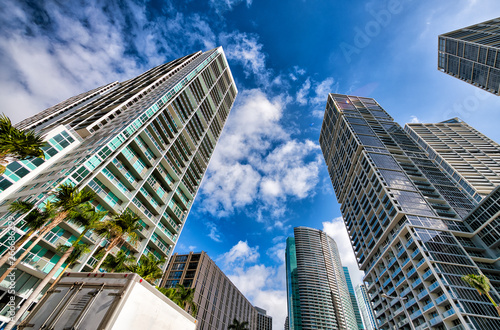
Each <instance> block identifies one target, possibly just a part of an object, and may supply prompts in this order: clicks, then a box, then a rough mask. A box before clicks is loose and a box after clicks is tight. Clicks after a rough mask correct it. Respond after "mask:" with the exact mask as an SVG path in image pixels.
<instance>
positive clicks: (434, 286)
mask: <svg viewBox="0 0 500 330" xmlns="http://www.w3.org/2000/svg"><path fill="white" fill-rule="evenodd" d="M438 287H439V282H437V281H436V282H434V283H432V284H431V285H430V286H429V292H432V291H434V290H435V289H436V288H438Z"/></svg>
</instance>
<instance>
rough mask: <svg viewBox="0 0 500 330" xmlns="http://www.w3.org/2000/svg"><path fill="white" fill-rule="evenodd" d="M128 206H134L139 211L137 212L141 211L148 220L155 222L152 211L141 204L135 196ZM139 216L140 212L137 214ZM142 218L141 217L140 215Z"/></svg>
mask: <svg viewBox="0 0 500 330" xmlns="http://www.w3.org/2000/svg"><path fill="white" fill-rule="evenodd" d="M130 206H135V208H136V209H137V210H138V211H139V213H142V215H144V217H146V218H147V219H149V221H151V222H152V223H153V224H154V223H155V220H156V219H155V216H154V214H153V213H151V212H150V211H149V210H148V209H147V207H145V206H144V204H142V203H141V202H140V201H139V200H138V199H137V198H134V199H133V200H132V204H130ZM139 216H140V214H139ZM141 218H142V217H141Z"/></svg>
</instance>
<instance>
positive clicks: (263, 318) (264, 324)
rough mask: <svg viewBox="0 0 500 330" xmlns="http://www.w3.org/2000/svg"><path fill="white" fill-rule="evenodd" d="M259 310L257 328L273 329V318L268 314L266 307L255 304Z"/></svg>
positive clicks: (260, 329) (262, 329) (259, 329)
mask: <svg viewBox="0 0 500 330" xmlns="http://www.w3.org/2000/svg"><path fill="white" fill-rule="evenodd" d="M255 310H256V311H257V330H272V329H273V318H272V317H271V316H269V315H267V312H266V310H265V309H262V308H260V307H257V306H255Z"/></svg>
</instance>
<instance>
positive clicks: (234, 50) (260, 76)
mask: <svg viewBox="0 0 500 330" xmlns="http://www.w3.org/2000/svg"><path fill="white" fill-rule="evenodd" d="M258 39H259V38H258V36H257V35H256V34H251V33H244V32H237V31H235V32H232V33H221V34H220V35H219V40H220V42H221V44H222V45H223V47H224V51H225V53H226V57H227V59H228V61H229V62H230V64H232V63H238V64H240V65H242V66H243V71H244V72H245V76H246V77H249V76H250V75H253V76H254V77H255V79H256V81H257V82H260V83H261V84H262V85H265V86H267V85H269V81H270V75H271V72H270V70H269V69H267V68H266V55H265V54H264V53H263V52H262V47H263V45H262V44H261V43H259V40H258ZM231 62H232V63H231Z"/></svg>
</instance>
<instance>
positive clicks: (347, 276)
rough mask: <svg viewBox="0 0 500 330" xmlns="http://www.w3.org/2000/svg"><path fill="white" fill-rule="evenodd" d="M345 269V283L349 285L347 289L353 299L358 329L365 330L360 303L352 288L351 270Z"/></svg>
mask: <svg viewBox="0 0 500 330" xmlns="http://www.w3.org/2000/svg"><path fill="white" fill-rule="evenodd" d="M342 268H343V269H344V276H345V281H346V284H347V289H349V296H350V297H351V303H352V308H353V310H354V315H355V316H356V323H357V324H358V329H360V330H364V329H365V327H364V325H363V319H362V318H361V313H360V311H359V306H358V301H357V299H356V292H355V291H354V287H353V286H352V281H351V275H350V274H349V268H347V267H342Z"/></svg>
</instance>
